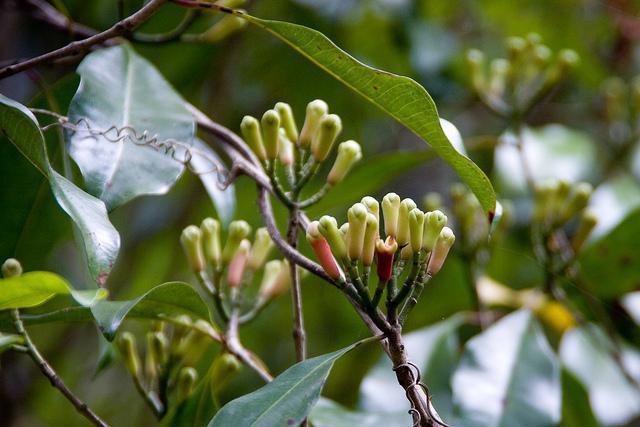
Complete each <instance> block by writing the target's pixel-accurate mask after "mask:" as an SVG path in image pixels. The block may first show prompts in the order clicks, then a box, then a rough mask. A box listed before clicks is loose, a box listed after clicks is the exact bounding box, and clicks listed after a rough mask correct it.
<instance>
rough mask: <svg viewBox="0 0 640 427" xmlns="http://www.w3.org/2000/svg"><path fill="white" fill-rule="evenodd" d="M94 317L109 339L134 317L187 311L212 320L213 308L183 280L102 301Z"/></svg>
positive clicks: (194, 315)
mask: <svg viewBox="0 0 640 427" xmlns="http://www.w3.org/2000/svg"><path fill="white" fill-rule="evenodd" d="M91 312H92V313H93V317H94V318H95V320H96V323H97V324H98V327H99V328H100V331H101V332H102V333H103V334H104V336H105V338H107V340H109V341H111V340H113V338H114V337H115V335H116V332H117V331H118V328H120V325H121V324H122V322H123V321H124V320H125V319H126V318H127V317H128V316H130V315H132V316H133V317H141V314H143V315H144V316H143V317H149V318H158V319H159V318H162V317H173V316H176V315H180V314H187V315H189V316H190V317H192V318H194V319H205V320H209V310H208V309H207V306H206V305H205V303H204V301H203V300H202V298H201V297H200V294H198V292H196V290H195V289H193V287H192V286H191V285H189V284H187V283H183V282H169V283H164V284H162V285H158V286H156V287H155V288H153V289H151V290H150V291H148V292H146V293H145V294H143V295H141V296H139V297H138V298H136V299H132V300H129V301H100V302H98V303H97V304H95V305H94V306H93V307H91Z"/></svg>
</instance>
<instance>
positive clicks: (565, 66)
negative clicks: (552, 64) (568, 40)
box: [558, 49, 580, 71]
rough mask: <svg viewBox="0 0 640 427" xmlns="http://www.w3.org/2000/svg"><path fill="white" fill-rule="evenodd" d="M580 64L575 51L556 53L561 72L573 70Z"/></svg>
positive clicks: (568, 50)
mask: <svg viewBox="0 0 640 427" xmlns="http://www.w3.org/2000/svg"><path fill="white" fill-rule="evenodd" d="M579 62H580V56H579V55H578V54H577V53H576V51H575V50H571V49H563V50H561V51H560V53H558V65H559V66H560V68H561V69H562V70H563V71H567V70H569V69H571V68H575V67H576V65H578V63H579Z"/></svg>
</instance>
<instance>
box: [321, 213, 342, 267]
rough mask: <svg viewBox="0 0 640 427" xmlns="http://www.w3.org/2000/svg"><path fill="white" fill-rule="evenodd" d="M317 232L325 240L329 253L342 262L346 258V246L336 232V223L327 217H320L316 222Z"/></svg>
mask: <svg viewBox="0 0 640 427" xmlns="http://www.w3.org/2000/svg"><path fill="white" fill-rule="evenodd" d="M318 231H320V234H322V235H323V236H324V238H325V239H327V242H328V243H329V246H330V247H331V252H333V255H334V256H335V257H336V258H337V259H339V260H343V259H345V258H346V257H347V246H346V245H345V243H344V239H343V237H342V234H341V233H340V231H339V230H338V222H337V221H336V219H335V218H334V217H332V216H329V215H325V216H323V217H321V218H320V220H319V221H318Z"/></svg>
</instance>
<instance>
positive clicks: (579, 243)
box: [571, 209, 598, 253]
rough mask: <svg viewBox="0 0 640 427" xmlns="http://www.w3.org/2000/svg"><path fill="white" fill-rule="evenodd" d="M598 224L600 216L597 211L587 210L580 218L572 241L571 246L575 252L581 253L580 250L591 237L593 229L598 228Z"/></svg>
mask: <svg viewBox="0 0 640 427" xmlns="http://www.w3.org/2000/svg"><path fill="white" fill-rule="evenodd" d="M597 224H598V216H597V214H596V213H595V211H593V210H591V209H585V210H584V212H583V213H582V217H581V218H580V223H579V224H578V229H577V230H576V233H575V234H574V235H573V238H572V239H571V246H572V247H573V251H574V252H576V253H577V252H580V250H581V249H582V248H583V246H584V243H585V242H586V241H587V239H588V238H589V236H590V235H591V232H592V231H593V229H594V228H596V225H597Z"/></svg>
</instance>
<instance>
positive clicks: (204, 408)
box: [160, 370, 218, 427]
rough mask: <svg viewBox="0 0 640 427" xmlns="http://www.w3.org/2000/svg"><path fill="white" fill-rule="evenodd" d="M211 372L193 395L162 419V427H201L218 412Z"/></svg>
mask: <svg viewBox="0 0 640 427" xmlns="http://www.w3.org/2000/svg"><path fill="white" fill-rule="evenodd" d="M210 382H211V370H209V372H208V373H207V375H206V376H205V377H204V378H203V379H202V380H201V381H200V383H199V384H198V386H197V387H196V388H195V390H193V393H191V395H190V396H189V397H188V398H186V399H185V400H184V401H182V402H181V403H180V404H178V405H177V406H174V407H173V408H172V409H171V411H170V412H169V413H168V414H167V415H166V416H165V417H164V418H163V419H162V422H161V423H160V426H161V427H200V426H204V425H207V422H208V421H209V420H210V419H211V417H213V416H214V415H215V414H216V412H217V411H218V405H217V404H216V401H215V398H214V396H213V395H212V391H211V387H210V385H209V383H210Z"/></svg>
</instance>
